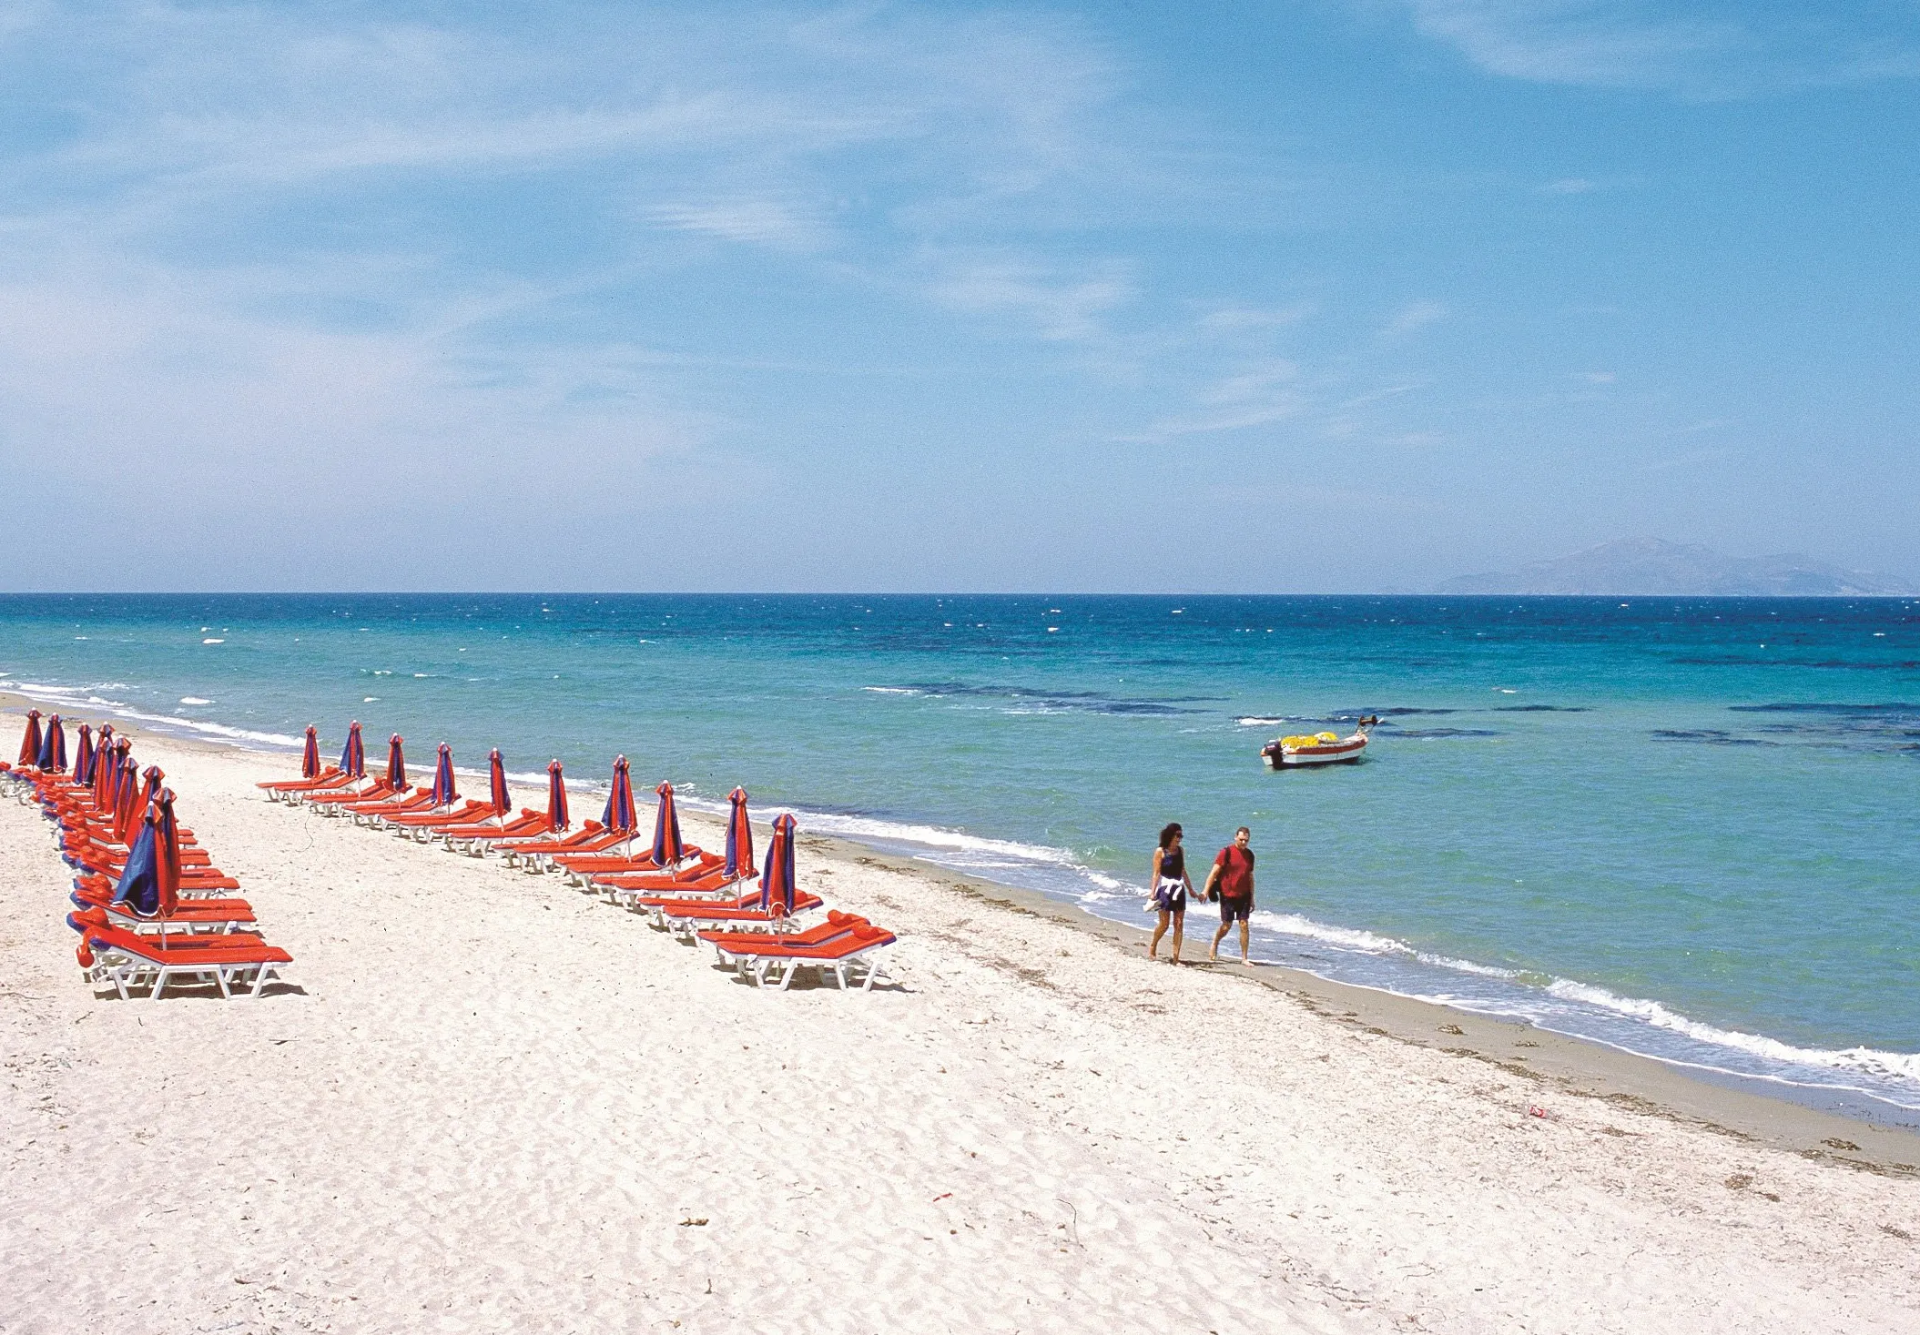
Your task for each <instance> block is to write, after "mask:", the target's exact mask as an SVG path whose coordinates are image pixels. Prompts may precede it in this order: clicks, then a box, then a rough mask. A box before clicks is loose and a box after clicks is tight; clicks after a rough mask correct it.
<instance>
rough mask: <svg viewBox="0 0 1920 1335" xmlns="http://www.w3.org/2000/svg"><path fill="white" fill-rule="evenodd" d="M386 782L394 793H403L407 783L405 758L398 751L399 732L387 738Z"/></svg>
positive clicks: (407, 785) (407, 786)
mask: <svg viewBox="0 0 1920 1335" xmlns="http://www.w3.org/2000/svg"><path fill="white" fill-rule="evenodd" d="M387 783H388V785H389V786H390V787H391V788H392V789H393V791H394V792H396V793H404V792H406V791H407V789H408V788H409V787H410V786H411V785H409V784H408V783H407V758H406V757H405V756H404V755H402V754H401V753H400V734H399V733H397V732H396V733H395V734H393V736H392V737H390V738H388V739H387Z"/></svg>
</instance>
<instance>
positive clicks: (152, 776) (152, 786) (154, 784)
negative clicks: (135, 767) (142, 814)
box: [140, 765, 167, 808]
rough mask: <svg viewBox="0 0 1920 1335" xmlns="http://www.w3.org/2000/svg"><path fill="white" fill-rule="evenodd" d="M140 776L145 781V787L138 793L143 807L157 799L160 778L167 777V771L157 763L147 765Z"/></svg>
mask: <svg viewBox="0 0 1920 1335" xmlns="http://www.w3.org/2000/svg"><path fill="white" fill-rule="evenodd" d="M141 777H142V778H144V779H145V780H146V781H147V786H146V788H145V789H144V790H142V791H141V794H140V805H141V807H143V808H145V807H148V806H151V805H152V804H153V803H154V802H156V801H158V800H159V798H160V780H162V779H164V778H166V777H167V772H166V771H165V770H163V769H161V768H160V767H159V766H158V765H149V766H147V772H146V773H145V774H143V775H141Z"/></svg>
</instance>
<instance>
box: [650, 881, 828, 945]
mask: <svg viewBox="0 0 1920 1335" xmlns="http://www.w3.org/2000/svg"><path fill="white" fill-rule="evenodd" d="M750 898H751V899H752V901H753V902H752V905H751V906H749V905H747V904H744V903H734V904H728V903H726V902H725V901H724V900H723V901H721V902H720V903H717V904H716V903H713V902H711V901H702V900H691V901H688V902H686V903H680V904H661V905H659V906H657V907H656V908H654V909H653V911H652V918H653V923H654V925H655V926H656V927H664V928H666V929H667V930H668V931H669V932H672V933H673V934H674V935H675V936H677V937H680V938H681V939H682V940H686V941H691V940H693V938H694V936H695V934H696V933H698V932H699V930H700V929H701V928H702V927H739V928H744V929H746V930H748V931H752V930H754V929H756V928H758V929H759V930H761V931H766V930H768V929H769V928H771V927H772V926H773V925H774V924H775V923H776V922H786V921H791V920H792V919H793V918H795V917H797V916H799V915H800V914H802V913H805V912H806V911H807V910H809V909H817V908H819V907H820V905H821V903H822V900H821V898H820V896H818V895H809V894H798V895H795V896H794V897H793V912H792V913H790V914H788V915H787V916H786V917H785V918H775V917H774V916H773V914H771V913H769V912H768V911H767V910H766V909H763V908H761V907H760V896H759V894H758V892H755V893H754V894H753V895H751V896H750Z"/></svg>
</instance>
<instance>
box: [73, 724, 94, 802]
mask: <svg viewBox="0 0 1920 1335" xmlns="http://www.w3.org/2000/svg"><path fill="white" fill-rule="evenodd" d="M92 782H93V728H92V726H91V725H89V724H86V723H82V724H81V725H80V740H79V741H78V742H77V743H75V745H74V748H73V786H74V787H75V788H85V787H86V786H87V785H88V784H89V783H92Z"/></svg>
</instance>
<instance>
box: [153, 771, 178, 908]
mask: <svg viewBox="0 0 1920 1335" xmlns="http://www.w3.org/2000/svg"><path fill="white" fill-rule="evenodd" d="M159 807H160V819H159V821H158V823H157V824H156V825H155V826H154V845H155V847H154V851H153V852H154V886H155V898H156V899H157V901H158V904H159V908H158V912H159V914H160V916H161V917H163V918H167V917H171V916H173V910H174V908H175V907H176V906H178V904H179V903H180V826H179V825H178V824H177V823H176V822H175V820H174V818H173V789H171V788H162V789H161V790H160V800H159Z"/></svg>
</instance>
